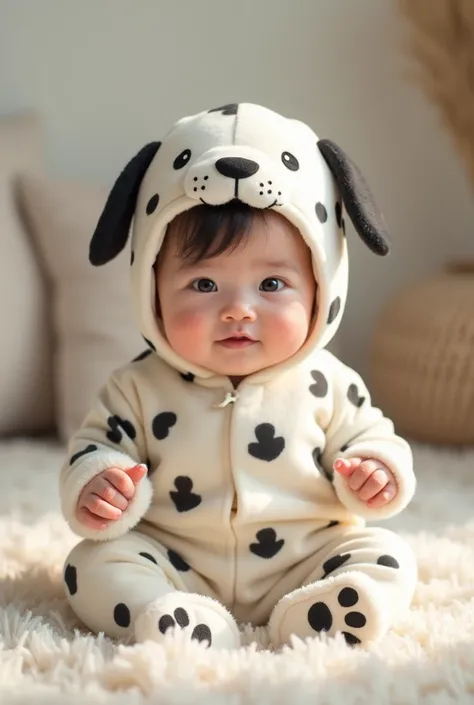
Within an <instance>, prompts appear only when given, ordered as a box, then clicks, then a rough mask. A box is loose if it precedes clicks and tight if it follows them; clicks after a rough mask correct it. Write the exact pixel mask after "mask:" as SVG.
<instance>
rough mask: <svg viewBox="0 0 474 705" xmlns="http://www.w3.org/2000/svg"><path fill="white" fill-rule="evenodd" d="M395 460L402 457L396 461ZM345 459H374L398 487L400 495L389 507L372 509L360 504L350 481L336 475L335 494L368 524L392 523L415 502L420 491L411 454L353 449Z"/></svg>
mask: <svg viewBox="0 0 474 705" xmlns="http://www.w3.org/2000/svg"><path fill="white" fill-rule="evenodd" d="M395 456H398V457H396V458H395ZM338 457H341V458H347V459H349V458H357V457H361V458H374V459H377V460H380V461H381V462H382V463H384V464H385V465H386V466H387V467H388V469H389V470H390V471H391V472H392V473H393V476H394V477H395V482H396V483H397V488H398V489H397V494H396V496H395V497H394V499H392V501H391V502H389V503H388V504H384V506H383V507H378V508H370V507H368V506H367V503H366V502H363V501H362V500H360V499H359V498H358V497H357V495H356V494H355V492H354V491H353V490H351V489H349V487H348V484H347V479H346V478H345V477H343V476H342V475H340V474H339V473H337V472H334V478H333V485H334V490H335V491H336V494H337V496H338V498H339V500H340V501H341V502H342V504H343V505H344V506H345V507H346V508H347V509H348V510H349V511H350V512H353V513H354V514H357V515H358V516H360V517H363V518H364V519H367V520H368V521H372V520H376V519H389V518H390V517H393V516H395V515H397V514H400V512H401V511H403V509H405V507H406V506H407V505H408V504H409V503H410V502H411V500H412V498H413V496H414V494H415V490H416V478H415V474H414V472H413V458H412V455H411V451H408V452H407V451H406V450H403V449H402V448H397V449H396V450H395V452H391V453H387V452H384V451H383V450H381V449H375V448H374V447H369V446H366V445H365V444H362V443H361V444H357V445H353V446H351V447H350V449H348V450H347V451H346V452H345V453H341V454H340V456H338Z"/></svg>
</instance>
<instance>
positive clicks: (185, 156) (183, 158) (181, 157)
mask: <svg viewBox="0 0 474 705" xmlns="http://www.w3.org/2000/svg"><path fill="white" fill-rule="evenodd" d="M190 159H191V150H190V149H185V150H184V151H183V152H181V154H178V156H177V157H176V159H175V160H174V162H173V168H174V169H182V168H183V167H184V166H186V164H187V163H188V162H189V160H190Z"/></svg>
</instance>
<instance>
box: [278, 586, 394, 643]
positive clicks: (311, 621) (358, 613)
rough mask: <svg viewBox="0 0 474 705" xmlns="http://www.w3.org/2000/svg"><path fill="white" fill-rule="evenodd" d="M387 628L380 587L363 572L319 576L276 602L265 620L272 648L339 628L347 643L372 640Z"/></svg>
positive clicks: (331, 632)
mask: <svg viewBox="0 0 474 705" xmlns="http://www.w3.org/2000/svg"><path fill="white" fill-rule="evenodd" d="M387 629H388V617H387V612H385V613H384V611H383V607H382V605H381V601H380V596H379V587H378V585H377V584H376V583H374V581H373V580H372V579H371V578H369V577H367V576H366V575H364V574H363V573H359V572H354V573H349V572H346V573H342V574H340V575H338V576H336V577H334V578H326V579H324V580H318V582H316V583H312V584H311V585H306V586H305V587H302V588H300V589H298V590H295V591H294V592H291V593H290V594H288V595H285V597H283V598H282V599H281V600H280V601H279V602H278V603H277V605H276V606H275V608H274V610H273V612H272V614H271V616H270V620H269V623H268V630H269V635H270V639H271V641H272V644H273V646H274V647H275V648H279V647H280V646H282V645H283V644H290V643H291V635H292V634H294V635H296V636H298V637H300V639H306V638H307V637H314V636H317V635H318V634H321V633H322V632H325V633H327V634H328V636H334V635H335V634H336V633H337V632H342V634H343V636H344V638H345V640H346V642H347V643H348V644H349V645H350V646H355V645H356V644H361V643H367V642H369V641H375V640H376V639H378V638H379V637H380V636H381V635H382V634H384V633H385V632H386V631H387Z"/></svg>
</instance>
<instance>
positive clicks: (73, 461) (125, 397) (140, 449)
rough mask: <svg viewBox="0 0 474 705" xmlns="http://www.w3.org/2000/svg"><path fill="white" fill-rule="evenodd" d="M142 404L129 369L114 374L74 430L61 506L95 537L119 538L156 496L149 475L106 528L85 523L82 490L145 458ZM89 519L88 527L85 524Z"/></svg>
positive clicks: (79, 529)
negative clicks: (102, 476) (107, 472)
mask: <svg viewBox="0 0 474 705" xmlns="http://www.w3.org/2000/svg"><path fill="white" fill-rule="evenodd" d="M139 409H140V404H139V400H138V398H137V394H136V390H135V386H134V384H133V381H132V380H131V379H130V374H129V373H126V374H122V375H120V374H119V373H115V374H114V375H112V376H111V378H110V379H109V381H108V382H107V383H106V384H105V385H104V386H103V387H102V388H101V390H100V391H99V394H98V396H97V399H96V401H95V403H94V405H93V407H92V409H91V410H90V411H89V413H88V414H87V416H86V418H85V420H84V422H83V424H82V426H81V427H80V428H79V429H78V431H77V432H76V433H75V434H74V435H73V437H72V438H71V440H70V442H69V446H68V455H67V458H66V460H65V462H64V464H63V467H62V468H61V473H60V481H59V484H60V497H61V508H62V512H63V514H64V517H65V519H66V521H67V522H68V524H69V526H70V527H71V529H72V530H73V531H74V532H75V533H76V534H79V536H83V537H84V538H89V539H95V540H99V541H101V540H106V539H112V538H116V537H118V536H121V535H123V534H125V533H126V532H127V531H129V530H130V529H131V528H133V526H135V525H136V524H137V523H138V522H139V521H140V519H141V518H142V517H143V516H144V514H145V513H146V511H147V509H148V507H149V505H150V502H151V497H152V486H151V483H150V481H149V479H148V477H143V478H141V479H140V481H139V482H137V483H136V484H135V487H134V492H133V496H132V497H131V498H130V501H129V502H128V504H127V507H126V508H125V510H124V511H122V512H121V516H120V517H119V518H117V519H115V520H113V521H108V522H107V526H106V527H105V528H99V527H95V528H94V527H93V526H91V524H93V523H94V522H84V521H83V519H84V518H83V517H81V514H80V512H78V509H79V498H80V497H81V495H82V497H83V490H84V488H85V487H86V485H88V483H90V482H91V480H93V479H94V478H96V477H97V476H98V475H100V474H101V473H102V472H103V471H104V470H108V469H110V468H118V469H119V470H124V471H126V472H127V473H130V470H131V469H132V468H133V467H135V466H136V465H137V464H139V463H141V462H143V461H144V460H145V459H146V453H145V438H144V432H143V423H142V420H141V415H140V411H139ZM87 524H89V526H88V525H87Z"/></svg>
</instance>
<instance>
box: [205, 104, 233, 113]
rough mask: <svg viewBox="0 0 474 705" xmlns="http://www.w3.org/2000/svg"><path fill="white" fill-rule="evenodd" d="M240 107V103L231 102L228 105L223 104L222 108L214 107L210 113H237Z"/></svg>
mask: <svg viewBox="0 0 474 705" xmlns="http://www.w3.org/2000/svg"><path fill="white" fill-rule="evenodd" d="M238 109H239V104H238V103H229V104H228V105H221V107H220V108H212V110H209V111H208V112H209V113H222V115H237V111H238Z"/></svg>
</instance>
